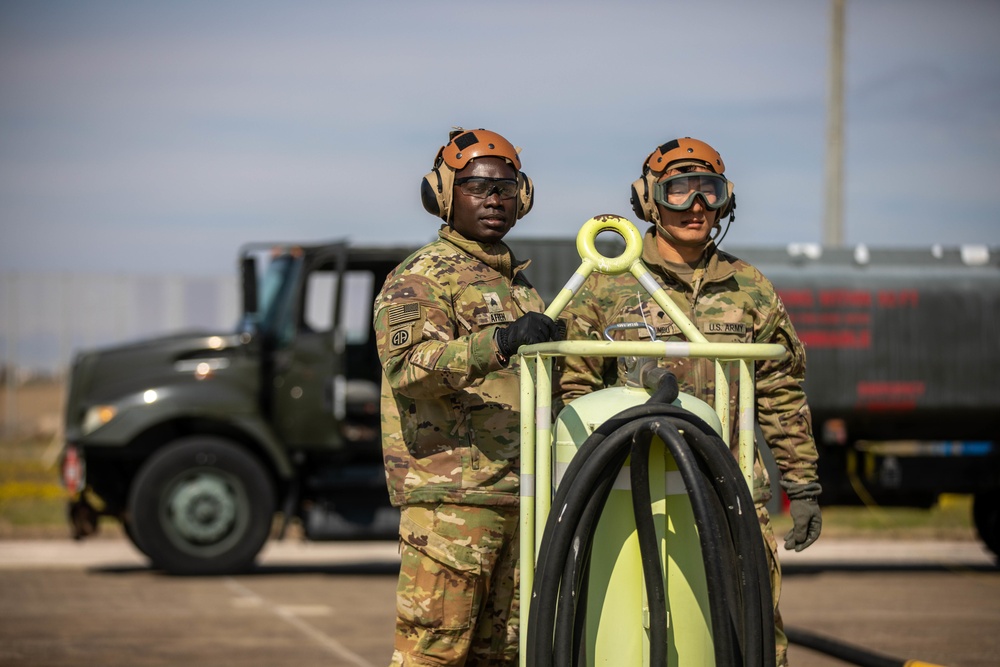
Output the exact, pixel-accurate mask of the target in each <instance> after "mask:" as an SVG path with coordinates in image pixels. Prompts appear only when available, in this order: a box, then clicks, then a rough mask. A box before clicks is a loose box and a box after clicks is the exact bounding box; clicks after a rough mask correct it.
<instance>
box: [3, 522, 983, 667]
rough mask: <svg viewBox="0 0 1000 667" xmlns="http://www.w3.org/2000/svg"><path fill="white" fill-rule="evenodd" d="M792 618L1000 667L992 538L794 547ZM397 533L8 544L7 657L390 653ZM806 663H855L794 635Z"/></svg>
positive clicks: (296, 659) (145, 661)
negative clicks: (206, 555) (227, 558)
mask: <svg viewBox="0 0 1000 667" xmlns="http://www.w3.org/2000/svg"><path fill="white" fill-rule="evenodd" d="M783 563H784V570H785V588H784V594H783V596H782V603H781V608H782V612H783V614H784V617H785V622H786V624H787V625H789V626H794V627H796V628H800V629H802V630H807V631H810V632H814V633H820V634H822V635H824V636H828V637H832V638H836V639H839V640H843V641H848V642H850V643H851V644H854V645H858V646H863V647H865V648H867V649H869V650H873V651H878V652H879V653H881V654H883V655H888V656H892V657H896V658H906V659H917V660H922V661H925V662H928V663H934V664H940V665H949V666H951V667H980V666H982V667H986V666H987V665H989V666H991V667H994V666H996V665H997V664H1000V660H998V658H997V656H998V655H1000V569H997V568H996V566H995V563H996V560H995V559H994V558H993V556H992V554H990V553H989V552H988V551H986V550H985V549H984V548H983V547H982V546H981V545H980V544H979V543H977V542H903V541H870V540H865V541H860V540H830V539H828V540H824V539H820V541H819V542H818V543H816V544H815V545H813V546H812V547H810V548H809V549H807V550H806V551H804V552H802V553H798V554H796V553H794V552H785V553H784V554H783ZM397 567H398V557H397V554H396V545H395V543H394V542H374V543H309V542H300V541H289V542H283V543H277V542H272V543H269V544H268V545H267V547H266V549H265V551H264V552H263V554H262V556H261V558H260V560H259V566H258V568H257V569H256V570H255V571H254V572H253V573H250V574H246V575H240V576H223V577H170V576H166V575H164V574H162V573H160V572H157V571H155V570H151V569H149V566H148V564H147V562H146V560H145V558H144V557H143V556H142V555H141V554H139V553H138V552H137V551H136V550H135V549H134V548H133V547H132V546H131V545H130V544H129V543H128V542H126V541H125V540H121V539H94V540H90V541H83V542H72V541H68V540H35V541H0V665H5V666H10V667H27V666H29V665H30V666H32V667H61V666H67V667H69V666H70V665H72V666H73V667H78V666H79V665H102V666H109V667H114V666H119V665H121V666H126V665H128V666H140V667H144V666H155V665H171V666H173V665H182V666H183V667H201V666H205V667H208V666H210V665H211V666H216V665H222V666H224V665H241V666H242V667H272V666H276V665H295V666H296V667H312V666H314V665H315V666H319V665H324V666H328V665H348V666H353V667H375V666H378V665H385V664H387V663H388V658H389V653H390V651H391V635H392V623H393V615H394V604H393V600H394V591H395V583H396V570H397ZM790 658H791V660H792V664H793V667H802V666H804V665H809V666H812V667H838V666H840V667H842V666H843V665H846V664H849V663H845V662H841V661H839V660H835V659H833V658H830V657H827V656H825V655H822V654H819V653H816V652H814V651H811V650H809V649H806V648H803V647H800V646H793V647H792V650H791V653H790Z"/></svg>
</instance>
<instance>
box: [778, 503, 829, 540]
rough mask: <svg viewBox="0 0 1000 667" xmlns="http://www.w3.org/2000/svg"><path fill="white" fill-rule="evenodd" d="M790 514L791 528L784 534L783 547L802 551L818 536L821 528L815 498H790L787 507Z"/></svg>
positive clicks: (817, 504)
mask: <svg viewBox="0 0 1000 667" xmlns="http://www.w3.org/2000/svg"><path fill="white" fill-rule="evenodd" d="M788 512H789V514H791V515H792V529H791V530H790V531H788V534H787V535H785V549H795V550H796V551H802V550H803V549H805V548H806V547H808V546H809V545H810V544H812V543H813V542H815V541H816V538H818V537H819V532H820V530H822V528H823V516H822V515H821V514H820V511H819V503H818V502H816V499H815V498H799V499H797V500H792V501H791V502H790V504H789V507H788Z"/></svg>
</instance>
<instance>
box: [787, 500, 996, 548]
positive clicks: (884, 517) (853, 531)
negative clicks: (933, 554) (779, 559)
mask: <svg viewBox="0 0 1000 667" xmlns="http://www.w3.org/2000/svg"><path fill="white" fill-rule="evenodd" d="M771 523H772V524H773V526H774V534H775V535H777V536H780V537H784V535H785V533H787V532H788V531H789V530H791V527H792V518H791V517H790V516H788V515H787V514H778V515H776V516H773V517H771ZM822 534H823V536H824V537H828V538H829V537H854V538H872V539H910V540H916V539H937V540H975V539H978V536H977V534H976V529H975V527H974V526H973V524H972V496H967V495H949V494H945V495H942V496H941V497H940V499H939V501H938V503H937V504H936V505H934V506H933V507H931V508H929V509H917V508H912V507H824V508H823V533H822Z"/></svg>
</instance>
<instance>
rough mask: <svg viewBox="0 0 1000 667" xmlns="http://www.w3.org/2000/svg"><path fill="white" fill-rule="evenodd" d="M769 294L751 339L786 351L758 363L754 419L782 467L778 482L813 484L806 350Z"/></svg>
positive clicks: (813, 450) (813, 444) (813, 448)
mask: <svg viewBox="0 0 1000 667" xmlns="http://www.w3.org/2000/svg"><path fill="white" fill-rule="evenodd" d="M773 299H774V300H773V307H772V308H771V309H770V312H769V313H768V314H767V317H766V318H765V321H764V323H763V326H762V327H761V328H760V330H759V333H758V337H757V338H756V339H755V341H754V342H757V343H778V344H780V345H783V346H785V348H786V349H787V350H788V351H789V354H788V355H786V356H785V358H784V359H780V360H776V361H765V362H762V363H759V364H758V365H757V370H756V383H757V420H758V422H759V424H760V428H761V432H762V433H763V435H764V440H765V441H766V442H767V445H768V447H770V448H771V452H772V453H773V454H774V460H775V462H776V463H777V464H778V469H779V470H780V471H781V479H782V486H785V487H787V486H789V485H804V484H814V483H816V482H817V474H816V460H817V453H816V441H815V440H814V439H813V431H812V415H811V413H810V412H809V404H808V403H807V402H806V395H805V392H804V391H803V390H802V383H803V382H804V381H805V371H806V355H805V349H804V348H803V346H802V343H801V342H800V341H799V337H798V335H797V334H796V333H795V328H794V327H793V326H792V322H791V320H790V319H789V317H788V313H787V312H786V311H785V306H784V304H782V303H781V299H780V298H778V296H777V294H774V295H773ZM817 488H818V487H817Z"/></svg>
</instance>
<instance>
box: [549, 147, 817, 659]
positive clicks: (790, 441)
mask: <svg viewBox="0 0 1000 667" xmlns="http://www.w3.org/2000/svg"><path fill="white" fill-rule="evenodd" d="M724 171H725V166H724V164H723V162H722V158H721V156H720V155H719V154H718V152H717V151H715V149H713V148H712V147H711V146H709V145H708V144H705V143H704V142H701V141H697V140H694V139H690V138H684V139H678V140H675V141H671V142H667V143H665V144H663V145H662V146H659V147H658V148H657V149H656V150H654V151H653V153H652V154H650V156H649V157H648V158H647V160H646V162H645V163H644V165H643V174H642V177H640V178H639V179H638V180H637V181H636V182H635V183H634V184H633V186H632V205H633V208H634V210H635V212H636V215H638V216H640V217H641V218H643V219H644V220H647V221H649V222H652V223H654V224H653V226H652V227H651V228H650V229H649V231H647V232H646V235H645V237H644V239H643V254H642V260H643V262H644V263H645V264H646V266H648V267H649V269H650V271H651V272H652V274H653V275H654V276H655V277H656V279H657V281H658V282H659V283H660V285H662V286H663V287H664V289H665V291H666V293H667V294H668V295H669V296H670V298H671V299H673V300H674V302H675V303H677V304H678V306H679V307H680V308H681V310H682V311H683V312H684V313H685V314H686V315H687V316H688V317H689V318H690V319H691V321H692V322H693V323H694V325H695V326H696V327H697V328H698V330H699V331H701V332H702V333H703V334H704V335H705V338H706V339H707V340H709V341H710V342H727V343H732V342H741V343H779V344H781V345H783V346H785V348H787V349H788V350H789V354H788V355H787V356H786V357H785V358H784V359H782V360H780V361H766V362H762V363H758V365H757V367H756V369H755V381H756V396H757V421H758V423H759V424H760V428H761V431H762V433H763V435H764V439H765V441H766V442H767V444H768V446H770V448H771V451H772V452H773V454H774V458H775V460H776V462H777V464H778V469H779V470H780V471H781V485H782V487H783V488H784V489H785V491H786V493H787V494H788V497H789V498H790V499H791V508H790V510H791V514H792V517H793V520H794V528H793V529H792V531H791V532H789V534H788V535H787V536H786V538H785V548H786V549H792V548H794V549H795V550H796V551H801V550H802V549H804V548H806V547H807V546H809V545H810V544H812V543H813V542H814V541H815V540H816V538H817V537H818V536H819V532H820V527H821V525H822V521H821V517H820V511H819V506H818V504H817V502H816V496H817V495H819V493H820V490H821V488H820V485H819V483H818V479H817V474H816V459H817V454H816V443H815V441H814V440H813V436H812V419H811V416H810V412H809V406H808V404H807V403H806V396H805V394H804V393H803V391H802V382H803V380H804V379H805V351H804V349H803V347H802V343H801V342H800V341H799V339H798V336H797V335H796V334H795V329H794V328H793V327H792V323H791V321H790V320H789V318H788V314H787V313H786V312H785V308H784V306H783V305H782V303H781V299H779V298H778V295H777V294H776V293H775V291H774V287H773V286H772V284H771V282H770V281H769V280H768V279H767V278H765V277H764V276H763V275H762V274H761V273H760V271H758V270H757V269H756V268H754V267H753V266H751V265H750V264H747V263H746V262H744V261H742V260H740V259H738V258H736V257H734V256H732V255H730V254H728V253H725V252H722V251H721V250H719V249H718V247H717V246H716V245H715V242H714V240H715V238H716V237H717V231H718V230H719V229H721V226H720V220H721V219H722V218H724V217H725V216H727V215H729V216H730V222H732V219H733V217H734V216H733V209H734V208H735V199H734V196H733V192H732V183H731V182H729V181H728V180H727V179H726V178H725V176H724V175H723V172H724ZM713 231H715V232H716V234H713ZM563 317H564V318H566V320H567V326H568V332H567V338H568V339H570V340H575V339H591V340H604V339H605V336H604V331H605V329H606V327H608V326H609V325H611V324H616V323H622V322H629V323H639V324H645V325H648V326H649V327H650V328H652V330H653V331H655V335H656V339H657V340H668V341H672V340H684V338H683V335H682V334H681V332H680V330H679V328H678V327H677V326H676V325H675V324H674V323H673V322H672V321H671V320H670V319H669V317H667V316H666V315H665V314H664V313H663V311H662V310H661V309H660V307H659V306H658V305H657V304H656V302H655V301H653V300H652V298H651V297H649V295H648V294H646V293H645V291H644V290H643V289H642V288H641V287H639V286H638V284H637V283H636V281H635V279H634V278H633V277H632V276H631V275H630V274H624V275H619V276H607V275H603V274H598V273H594V274H592V275H591V276H590V278H589V279H588V280H587V282H586V284H585V285H584V287H583V288H582V289H581V290H580V292H579V293H578V294H577V295H576V297H575V298H574V299H573V301H572V302H571V303H570V305H569V307H568V308H567V309H566V311H565V312H564V314H563ZM613 336H614V338H615V339H616V340H633V341H635V340H649V339H650V333H649V329H647V328H645V327H642V328H632V329H620V330H616V331H614V333H613ZM637 363H640V362H639V361H638V360H635V359H620V360H616V359H614V358H581V357H567V358H566V359H565V360H564V361H563V363H562V367H561V371H560V373H559V377H558V392H559V394H560V396H559V397H558V400H557V401H556V402H557V405H559V404H565V403H568V402H569V401H571V400H573V399H574V398H577V397H579V396H581V395H583V394H586V393H589V392H591V391H597V390H599V389H602V388H604V387H605V386H611V385H615V384H624V383H625V379H626V375H627V374H629V373H630V372H634V371H635V368H634V366H635V365H636V364H637ZM658 363H659V365H661V366H666V367H669V368H670V369H671V370H672V371H673V372H674V374H675V375H676V376H677V380H678V383H679V385H680V390H681V391H683V392H687V393H690V394H693V395H694V396H697V397H698V398H700V399H702V400H704V401H706V402H707V403H708V404H709V405H713V404H714V391H715V367H714V364H713V363H712V361H710V360H707V359H681V360H677V359H661V360H660V361H659V362H658ZM736 387H737V385H736V384H735V383H734V384H733V386H732V387H731V388H730V396H731V398H732V403H731V405H730V414H733V415H735V414H738V413H737V411H736V404H737V400H738V397H737V389H736ZM732 422H733V426H734V433H733V437H732V439H731V442H732V443H733V453H734V455H735V454H736V451H737V438H736V434H735V432H736V430H737V429H738V423H737V422H738V420H736V419H733V420H732ZM753 496H754V501H755V504H756V509H757V515H758V519H759V521H760V524H761V532H762V534H763V536H764V540H765V542H766V544H767V547H768V548H767V553H768V560H769V565H770V568H771V588H772V593H773V595H774V609H775V635H776V637H775V638H776V654H777V664H778V665H779V666H781V665H787V664H788V663H787V658H786V651H787V647H788V640H787V638H786V637H785V634H784V632H783V630H782V623H781V616H780V614H779V613H778V597H779V592H780V588H781V570H780V564H779V561H778V554H777V543H776V541H775V538H774V533H773V531H772V530H771V524H770V519H769V517H768V513H767V510H766V508H765V504H766V503H767V501H768V500H769V499H770V497H771V493H770V481H769V480H768V476H767V471H766V469H765V468H764V466H763V464H762V462H761V458H760V453H759V451H758V452H757V455H756V460H755V462H754V489H753Z"/></svg>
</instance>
